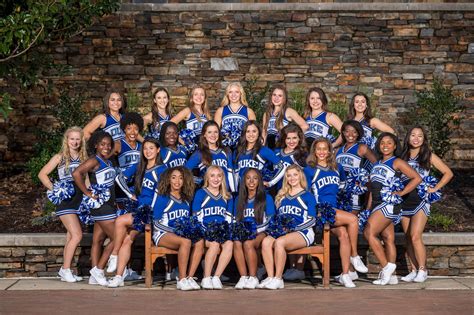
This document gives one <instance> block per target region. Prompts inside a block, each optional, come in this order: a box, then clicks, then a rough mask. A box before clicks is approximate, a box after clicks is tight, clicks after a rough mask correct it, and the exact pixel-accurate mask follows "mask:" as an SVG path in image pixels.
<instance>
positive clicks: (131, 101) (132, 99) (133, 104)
mask: <svg viewBox="0 0 474 315" xmlns="http://www.w3.org/2000/svg"><path fill="white" fill-rule="evenodd" d="M125 97H126V99H127V112H138V108H139V107H140V106H141V104H142V102H143V100H142V99H141V97H140V96H139V95H138V94H137V93H136V92H135V91H129V92H127V94H126V96H125Z"/></svg>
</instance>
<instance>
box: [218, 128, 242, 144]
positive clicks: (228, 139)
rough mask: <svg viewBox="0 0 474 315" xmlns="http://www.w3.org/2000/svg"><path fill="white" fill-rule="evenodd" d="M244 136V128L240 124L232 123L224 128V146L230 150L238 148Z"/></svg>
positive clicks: (222, 132)
mask: <svg viewBox="0 0 474 315" xmlns="http://www.w3.org/2000/svg"><path fill="white" fill-rule="evenodd" d="M241 134H242V126H241V124H238V123H231V124H226V125H223V126H222V129H221V135H222V145H224V146H226V147H230V148H234V147H235V146H237V143H238V142H239V139H240V136H241Z"/></svg>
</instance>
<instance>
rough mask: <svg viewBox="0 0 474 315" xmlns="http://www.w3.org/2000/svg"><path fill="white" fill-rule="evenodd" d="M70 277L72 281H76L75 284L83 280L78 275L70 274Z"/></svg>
mask: <svg viewBox="0 0 474 315" xmlns="http://www.w3.org/2000/svg"><path fill="white" fill-rule="evenodd" d="M72 276H73V277H74V279H76V281H77V282H79V281H82V280H84V279H83V278H82V277H80V276H78V275H75V274H72Z"/></svg>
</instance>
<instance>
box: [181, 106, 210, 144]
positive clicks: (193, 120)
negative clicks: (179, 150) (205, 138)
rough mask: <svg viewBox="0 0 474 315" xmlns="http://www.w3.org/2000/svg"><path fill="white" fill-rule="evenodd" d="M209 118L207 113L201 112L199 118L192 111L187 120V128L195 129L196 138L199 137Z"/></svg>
mask: <svg viewBox="0 0 474 315" xmlns="http://www.w3.org/2000/svg"><path fill="white" fill-rule="evenodd" d="M207 120H208V119H207V117H206V115H205V114H201V115H200V116H199V119H198V118H197V117H196V115H194V113H193V112H192V111H191V115H190V116H189V119H187V120H186V129H189V130H191V131H194V133H195V134H196V138H199V136H200V135H201V131H202V127H203V126H204V124H205V123H206V122H207Z"/></svg>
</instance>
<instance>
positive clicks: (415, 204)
mask: <svg viewBox="0 0 474 315" xmlns="http://www.w3.org/2000/svg"><path fill="white" fill-rule="evenodd" d="M401 157H402V159H403V160H405V161H407V162H408V164H409V165H410V166H411V167H412V168H413V169H414V170H415V171H416V172H417V173H418V174H419V175H420V176H421V177H422V178H426V177H427V176H429V174H430V169H431V167H432V166H434V167H435V168H436V169H437V170H438V171H439V172H440V173H441V174H443V176H442V177H441V180H440V181H439V182H438V183H436V184H435V186H434V187H429V188H428V191H427V193H430V194H433V193H439V191H440V190H441V188H443V187H444V186H445V185H446V184H447V183H449V181H450V180H451V179H452V178H453V172H452V171H451V169H450V168H449V167H448V166H447V165H446V164H445V163H444V162H443V161H442V160H441V159H440V158H439V157H438V156H437V155H436V154H435V153H433V152H431V149H430V146H429V143H428V138H427V135H426V132H425V131H424V129H423V128H422V127H419V126H418V127H414V128H412V129H411V130H410V131H409V132H408V133H407V135H406V137H405V143H404V146H403V153H402V156H401ZM402 180H403V181H404V182H406V181H407V180H409V178H405V177H402ZM429 215H430V204H429V203H428V202H427V201H426V200H422V199H421V198H420V197H419V195H418V191H417V190H416V189H415V190H413V191H412V192H410V193H409V194H408V195H407V196H406V198H405V200H404V201H403V203H402V227H403V231H404V232H405V234H406V243H407V253H408V256H409V257H410V263H411V272H410V273H409V274H408V275H407V276H405V277H402V280H403V281H406V282H412V281H414V282H424V281H425V280H426V279H427V278H428V270H426V249H425V245H424V244H423V237H422V234H423V230H424V229H425V225H426V222H427V221H428V217H429Z"/></svg>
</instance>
